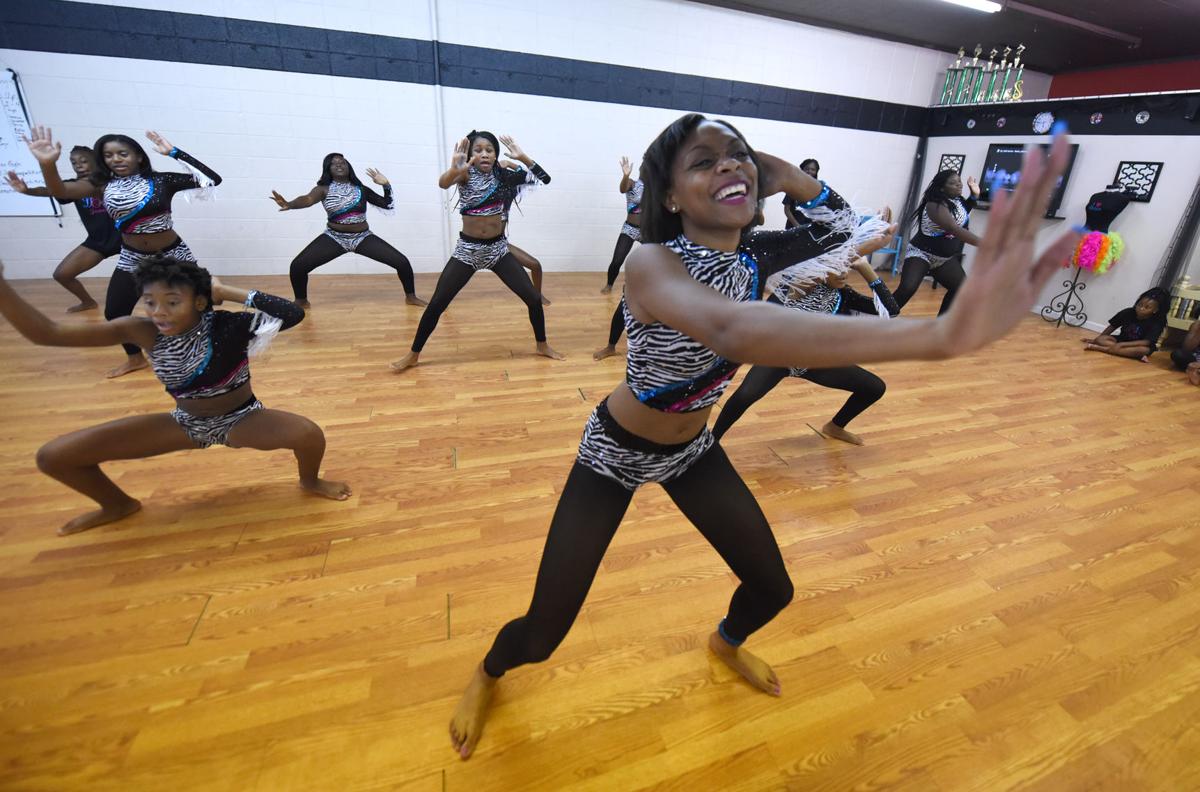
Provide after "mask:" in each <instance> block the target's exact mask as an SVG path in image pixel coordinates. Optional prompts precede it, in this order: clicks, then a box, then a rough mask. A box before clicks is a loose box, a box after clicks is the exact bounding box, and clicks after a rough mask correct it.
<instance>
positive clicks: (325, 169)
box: [317, 151, 363, 187]
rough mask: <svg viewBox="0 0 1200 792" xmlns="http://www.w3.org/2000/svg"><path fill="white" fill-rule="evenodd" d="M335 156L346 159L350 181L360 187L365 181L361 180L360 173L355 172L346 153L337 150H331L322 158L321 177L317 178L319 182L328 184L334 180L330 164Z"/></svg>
mask: <svg viewBox="0 0 1200 792" xmlns="http://www.w3.org/2000/svg"><path fill="white" fill-rule="evenodd" d="M334 157H341V158H342V159H344V160H346V170H347V171H348V172H349V178H350V183H351V184H355V185H357V186H359V187H362V186H363V183H362V182H361V181H359V178H358V174H357V173H355V172H354V166H353V165H351V164H350V160H348V159H346V155H345V154H340V153H338V152H336V151H331V152H329V153H328V154H326V155H325V159H323V160H321V178H319V179H317V184H320V185H327V184H329V183H330V182H331V181H333V174H332V173H330V172H329V166H330V165H331V164H332V163H333V158H334Z"/></svg>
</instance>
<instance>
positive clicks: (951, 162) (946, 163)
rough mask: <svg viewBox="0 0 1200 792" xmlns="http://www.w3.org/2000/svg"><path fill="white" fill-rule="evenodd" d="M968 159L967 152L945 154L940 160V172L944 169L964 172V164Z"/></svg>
mask: <svg viewBox="0 0 1200 792" xmlns="http://www.w3.org/2000/svg"><path fill="white" fill-rule="evenodd" d="M966 161H967V155H966V154H943V155H942V159H941V161H940V162H938V173H941V172H942V171H944V170H952V171H955V172H957V173H962V169H963V164H964V163H966Z"/></svg>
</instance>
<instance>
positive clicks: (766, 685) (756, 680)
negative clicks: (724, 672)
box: [708, 632, 782, 696]
mask: <svg viewBox="0 0 1200 792" xmlns="http://www.w3.org/2000/svg"><path fill="white" fill-rule="evenodd" d="M708 648H709V649H711V650H712V653H713V654H715V655H716V656H717V657H719V658H720V659H721V661H722V662H723V663H725V665H727V666H729V667H730V668H732V669H733V670H734V671H737V672H738V673H739V674H741V675H742V677H743V678H744V679H745V680H746V681H747V682H749V683H750V684H751V685H754V687H756V688H758V689H759V690H762V691H764V692H766V693H770V694H771V695H772V696H779V695H782V689H781V688H780V685H779V677H777V676H775V672H774V671H772V670H771V666H769V665H767V664H766V663H764V662H763V661H762V660H760V659H758V658H757V657H755V656H754V655H752V654H750V653H749V652H747V651H746V650H745V649H743V648H742V647H740V646H730V644H729V642H728V641H726V640H725V639H724V638H722V637H721V634H720V633H717V632H714V633H713V634H712V635H710V636H708Z"/></svg>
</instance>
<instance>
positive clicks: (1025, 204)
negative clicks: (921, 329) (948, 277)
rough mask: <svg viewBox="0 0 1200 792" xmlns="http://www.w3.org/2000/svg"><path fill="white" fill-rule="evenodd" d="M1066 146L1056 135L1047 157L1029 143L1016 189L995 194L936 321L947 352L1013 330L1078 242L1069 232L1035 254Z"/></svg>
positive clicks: (969, 347)
mask: <svg viewBox="0 0 1200 792" xmlns="http://www.w3.org/2000/svg"><path fill="white" fill-rule="evenodd" d="M1068 149H1069V146H1068V143H1067V137H1066V135H1063V134H1060V135H1057V136H1056V137H1055V139H1054V142H1053V144H1052V145H1051V146H1050V152H1049V155H1043V154H1042V152H1041V150H1040V149H1038V148H1036V147H1032V148H1031V149H1030V150H1029V151H1028V152H1027V153H1026V154H1025V161H1024V164H1023V165H1022V167H1021V182H1020V184H1019V185H1018V186H1017V189H1016V192H1015V193H1012V194H1011V196H1010V194H1008V193H1005V192H998V193H997V194H996V195H995V196H994V197H993V202H992V208H991V211H990V212H989V213H988V215H989V216H988V227H987V231H986V233H984V235H983V238H982V239H981V240H980V241H979V252H978V253H977V254H976V255H975V264H974V266H973V267H972V268H971V273H970V275H969V276H968V277H967V280H966V282H965V283H964V284H963V285H962V287H960V288H959V291H958V294H957V295H956V296H955V298H954V303H953V305H952V306H951V308H950V310H949V312H948V313H947V314H946V315H945V316H944V317H943V319H942V320H941V321H939V322H938V330H937V331H938V332H939V333H940V334H941V341H942V345H941V348H942V349H944V350H945V352H946V353H947V354H948V355H961V354H965V353H967V352H972V351H974V350H976V349H979V348H980V347H982V346H984V345H985V344H989V343H991V342H992V341H995V340H997V339H999V338H1000V337H1002V336H1003V335H1005V334H1006V333H1008V332H1009V331H1010V330H1012V328H1013V327H1014V326H1016V324H1017V323H1018V322H1020V321H1021V319H1023V318H1024V317H1025V316H1026V315H1027V314H1028V313H1029V309H1030V308H1031V307H1032V306H1033V302H1034V300H1035V299H1036V298H1037V296H1038V293H1039V292H1040V291H1041V290H1042V287H1043V286H1045V285H1046V282H1047V281H1048V280H1049V279H1050V277H1051V276H1052V275H1053V274H1054V272H1055V271H1056V270H1058V268H1059V267H1061V266H1062V263H1063V261H1065V260H1066V259H1067V257H1068V256H1069V255H1070V254H1071V251H1072V250H1073V249H1074V247H1075V245H1076V244H1077V243H1078V242H1079V239H1080V236H1081V235H1080V234H1079V233H1078V232H1075V231H1071V232H1067V233H1065V234H1063V235H1062V236H1060V237H1059V238H1058V239H1056V240H1055V241H1054V243H1053V244H1051V245H1050V246H1049V247H1048V248H1046V250H1045V251H1043V252H1042V254H1041V255H1040V256H1036V257H1035V255H1034V240H1035V238H1036V237H1037V232H1038V230H1039V229H1040V228H1041V221H1042V218H1044V217H1045V216H1046V207H1047V206H1048V205H1049V203H1050V195H1051V193H1052V192H1053V191H1054V186H1055V184H1057V182H1058V177H1059V176H1060V175H1062V173H1063V171H1065V170H1066V168H1067V159H1068Z"/></svg>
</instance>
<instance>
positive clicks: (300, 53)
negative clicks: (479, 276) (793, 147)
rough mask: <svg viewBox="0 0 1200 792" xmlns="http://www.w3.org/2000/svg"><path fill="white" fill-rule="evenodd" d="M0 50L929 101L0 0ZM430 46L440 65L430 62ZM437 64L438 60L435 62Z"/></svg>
mask: <svg viewBox="0 0 1200 792" xmlns="http://www.w3.org/2000/svg"><path fill="white" fill-rule="evenodd" d="M0 48H8V49H18V50H33V51H38V52H61V53H68V54H72V55H102V56H108V57H117V58H140V59H146V60H159V61H171V62H177V63H202V64H208V65H213V66H238V67H243V68H250V69H266V70H271V71H286V72H300V73H305V74H328V75H332V76H337V77H359V78H365V79H372V80H388V81H394V82H407V83H418V84H422V85H433V84H434V82H435V79H436V75H439V74H440V79H441V84H442V85H445V86H447V87H453V88H474V89H478V90H485V91H501V92H505V93H520V94H531V95H534V96H548V97H555V98H561V99H580V100H585V101H590V102H614V103H618V104H625V105H633V106H637V107H657V108H670V109H675V110H680V111H696V112H701V113H708V114H713V115H737V116H743V117H749V118H764V119H769V120H772V121H790V122H793V123H799V124H816V125H819V126H829V127H839V128H843V129H859V130H864V131H870V132H888V133H892V134H900V135H911V136H914V137H916V136H920V135H921V134H923V132H924V131H925V125H926V123H927V119H928V114H929V110H928V109H927V108H924V107H917V106H914V105H905V104H897V103H894V102H880V101H875V100H872V99H860V98H857V97H852V96H840V95H837V94H827V93H818V92H815V91H799V90H794V89H790V88H780V87H778V86H773V85H760V84H757V83H748V82H739V81H736V80H721V79H715V78H711V77H698V76H696V75H690V74H675V73H673V72H664V71H655V70H653V69H638V68H633V67H629V66H614V65H611V64H607V63H593V62H589V61H578V60H572V59H570V58H555V57H549V56H546V55H530V54H526V53H518V52H508V51H506V50H495V49H487V48H483V47H468V46H463V45H459V44H445V43H441V42H439V44H438V46H437V47H436V49H435V47H434V46H433V42H431V41H422V40H418V39H407V38H398V37H394V36H377V35H373V34H369V33H352V32H345V31H337V30H323V29H320V28H310V27H301V26H299V25H282V24H275V23H272V22H254V21H249V20H241V19H227V18H225V17H212V16H203V15H200V14H183V13H176V12H173V11H151V10H146V9H138V8H121V7H116V6H106V5H95V4H92V3H76V2H66V1H65V0H0ZM435 51H436V53H437V56H438V59H439V60H438V63H437V64H435V63H434V56H435ZM435 65H436V67H437V68H435Z"/></svg>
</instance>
